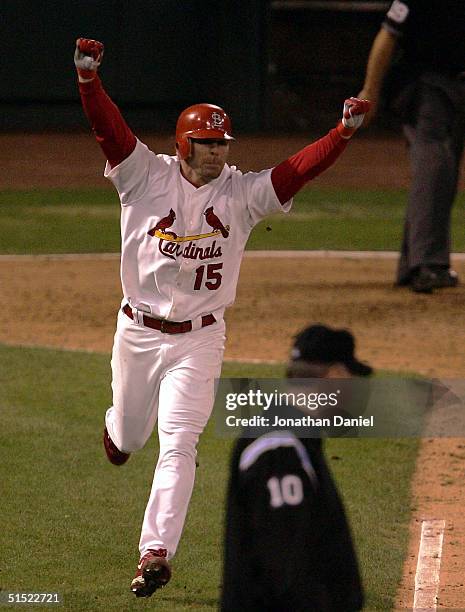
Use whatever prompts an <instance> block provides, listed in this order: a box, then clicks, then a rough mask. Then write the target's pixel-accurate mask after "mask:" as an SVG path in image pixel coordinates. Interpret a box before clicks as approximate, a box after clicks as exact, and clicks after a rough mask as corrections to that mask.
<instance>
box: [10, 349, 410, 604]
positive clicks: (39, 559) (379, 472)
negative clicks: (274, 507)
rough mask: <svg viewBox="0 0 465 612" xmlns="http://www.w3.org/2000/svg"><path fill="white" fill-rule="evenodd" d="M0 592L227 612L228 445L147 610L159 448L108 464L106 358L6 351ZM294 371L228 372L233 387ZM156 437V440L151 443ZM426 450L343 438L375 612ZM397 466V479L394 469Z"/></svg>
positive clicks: (385, 599)
mask: <svg viewBox="0 0 465 612" xmlns="http://www.w3.org/2000/svg"><path fill="white" fill-rule="evenodd" d="M0 363H1V367H0V390H1V391H0V409H1V415H2V426H1V428H0V449H1V450H0V453H1V455H0V475H1V477H0V483H1V484H0V487H1V497H0V510H1V516H2V528H1V531H0V533H1V546H0V569H1V573H0V580H1V582H0V586H1V587H2V589H3V590H6V591H8V590H14V591H26V592H31V591H40V592H46V591H59V592H60V593H62V594H63V596H64V599H65V607H64V608H65V609H66V610H82V611H87V610H96V611H100V610H101V611H108V610H118V611H130V610H145V609H152V608H156V609H157V610H166V611H169V612H178V611H179V612H180V611H182V610H194V609H195V610H215V609H217V601H218V593H219V584H220V581H221V564H222V563H221V562H222V556H221V542H222V524H223V501H224V493H225V486H226V482H227V473H228V462H229V451H230V447H231V440H225V439H220V438H218V437H216V436H215V434H214V423H213V422H211V423H210V424H209V426H208V428H207V431H206V432H205V434H204V435H203V437H202V440H201V443H200V445H199V461H200V467H199V469H198V472H197V482H196V487H195V490H194V495H193V499H192V502H191V506H190V511H189V515H188V520H187V524H186V528H185V531H184V535H183V539H182V541H181V545H180V548H179V552H178V554H177V556H176V558H175V560H174V574H173V579H172V582H171V583H170V585H169V587H168V588H167V589H166V590H164V591H162V592H160V593H159V594H156V595H155V596H154V598H153V599H152V600H142V601H139V600H136V599H135V598H133V596H132V595H131V593H130V592H129V591H128V585H129V582H130V579H131V578H132V575H133V572H134V570H135V564H136V561H137V556H138V552H137V543H138V538H139V529H140V524H141V520H142V515H143V512H144V507H145V503H146V499H147V496H148V493H149V487H150V483H151V478H152V472H153V468H154V464H155V454H156V444H155V441H154V440H153V439H152V440H151V442H150V443H149V444H148V445H147V447H146V448H145V449H143V450H142V451H140V452H139V453H136V454H134V456H133V457H131V460H130V461H129V462H128V464H127V465H125V466H124V467H123V468H121V469H117V468H115V467H113V466H111V465H110V464H109V463H108V462H107V460H106V458H105V456H104V453H103V450H102V446H101V432H102V426H103V415H104V410H105V408H106V407H107V406H108V405H109V403H110V368H109V356H107V355H101V354H100V355H99V354H89V353H84V352H82V353H80V352H67V351H53V350H42V349H23V348H11V347H5V346H0ZM282 372H283V366H260V365H253V366H251V365H241V364H225V367H224V369H223V375H225V376H262V377H269V376H275V377H278V376H280V375H282ZM154 437H155V436H154ZM416 450H417V441H415V440H360V439H347V440H343V439H338V440H330V441H328V443H327V453H328V456H329V457H330V459H329V461H330V464H331V467H332V469H333V471H334V473H335V476H336V478H337V481H338V483H339V485H340V487H341V490H342V493H343V496H344V500H345V503H346V506H347V509H348V514H349V518H350V520H351V524H352V526H353V531H354V536H355V541H356V545H357V548H358V551H359V558H360V563H361V566H362V569H363V578H364V583H365V585H366V591H367V600H368V603H367V609H368V610H383V611H385V610H388V609H390V607H391V606H392V602H393V597H394V594H395V590H396V585H397V584H398V581H399V579H400V576H401V571H402V560H403V558H404V556H405V554H406V546H407V540H408V522H409V506H410V500H409V482H410V477H411V474H412V470H413V467H414V460H415V456H416ZM393 466H395V469H393Z"/></svg>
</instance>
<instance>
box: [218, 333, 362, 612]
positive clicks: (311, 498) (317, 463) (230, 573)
mask: <svg viewBox="0 0 465 612" xmlns="http://www.w3.org/2000/svg"><path fill="white" fill-rule="evenodd" d="M354 346H355V345H354V338H353V336H352V334H351V333H350V332H348V331H347V330H338V329H331V328H328V327H326V326H324V325H312V326H311V327H308V328H307V329H305V330H303V331H302V332H300V334H298V336H297V337H296V339H295V343H294V347H293V350H292V356H291V361H290V363H289V365H288V369H287V377H288V378H298V379H303V378H312V379H313V378H326V379H333V378H336V379H348V378H352V377H353V376H369V375H371V373H372V369H371V367H370V366H368V365H366V364H364V363H362V362H360V361H358V360H357V359H356V358H355V356H354ZM267 416H268V417H269V418H270V421H273V420H274V417H275V416H282V411H281V413H280V411H279V407H276V406H275V407H271V408H270V409H269V410H268V411H267ZM286 416H287V417H289V416H295V417H299V416H300V417H301V416H302V412H300V411H299V410H298V409H297V408H296V409H295V414H294V413H291V412H290V411H289V409H288V410H287V412H286ZM305 429H306V428H305V427H303V426H302V427H295V428H293V429H291V428H288V427H287V428H281V429H280V428H279V427H277V428H276V429H275V430H273V431H269V432H267V433H263V434H262V435H258V436H256V437H248V438H247V437H243V438H240V439H238V440H237V442H236V443H235V447H234V450H233V454H232V460H231V474H230V479H229V486H228V499H227V506H226V508H227V518H226V533H225V536H226V538H225V563H224V571H223V591H222V600H221V610H222V612H236V611H237V610H241V611H243V612H256V611H257V610H260V611H261V612H262V611H263V612H265V611H266V612H281V611H283V610H286V611H287V610H288V611H292V612H311V611H314V612H352V611H355V610H361V609H362V606H363V590H362V585H361V579H360V575H359V571H358V564H357V559H356V555H355V551H354V546H353V543H352V538H351V534H350V529H349V526H348V523H347V519H346V516H345V511H344V507H343V505H342V502H341V500H340V497H339V494H338V492H337V489H336V486H335V483H334V481H333V478H332V476H331V473H330V471H329V468H328V466H327V463H326V459H325V456H324V452H323V445H322V440H321V439H319V438H308V437H306V433H307V434H308V432H306V430H305Z"/></svg>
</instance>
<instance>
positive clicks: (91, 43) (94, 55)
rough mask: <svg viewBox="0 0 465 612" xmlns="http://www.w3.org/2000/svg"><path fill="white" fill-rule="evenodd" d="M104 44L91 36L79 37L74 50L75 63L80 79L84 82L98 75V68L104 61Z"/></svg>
mask: <svg viewBox="0 0 465 612" xmlns="http://www.w3.org/2000/svg"><path fill="white" fill-rule="evenodd" d="M102 57H103V44H102V43H101V42H99V41H98V40H92V39H91V38H78V39H77V40H76V50H75V52H74V64H75V65H76V70H77V72H78V75H79V80H80V81H81V82H82V83H84V82H86V81H92V79H95V77H96V75H97V70H98V67H99V66H100V64H101V63H102Z"/></svg>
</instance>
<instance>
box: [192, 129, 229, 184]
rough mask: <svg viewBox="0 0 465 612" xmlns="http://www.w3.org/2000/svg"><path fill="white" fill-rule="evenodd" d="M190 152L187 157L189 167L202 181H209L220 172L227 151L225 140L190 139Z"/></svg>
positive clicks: (227, 145) (227, 146)
mask: <svg viewBox="0 0 465 612" xmlns="http://www.w3.org/2000/svg"><path fill="white" fill-rule="evenodd" d="M191 144H192V153H191V155H190V157H189V159H187V160H186V161H187V163H188V165H189V166H190V168H191V169H192V170H193V171H194V172H195V173H196V174H197V175H198V177H199V178H200V179H201V180H202V182H205V183H209V182H210V181H212V180H213V179H216V178H218V177H219V175H220V174H221V171H222V170H223V166H224V164H225V163H226V160H227V158H228V153H229V143H228V141H227V140H213V139H211V140H210V139H202V140H200V139H199V140H195V139H191Z"/></svg>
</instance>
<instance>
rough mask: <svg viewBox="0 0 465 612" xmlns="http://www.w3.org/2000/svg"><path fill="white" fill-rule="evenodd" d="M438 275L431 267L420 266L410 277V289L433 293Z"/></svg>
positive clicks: (416, 291)
mask: <svg viewBox="0 0 465 612" xmlns="http://www.w3.org/2000/svg"><path fill="white" fill-rule="evenodd" d="M436 283H437V275H436V273H435V272H433V270H431V269H430V268H424V267H421V268H418V270H417V271H416V272H414V274H413V275H412V278H411V279H410V289H411V290H412V291H413V292H415V293H433V289H435V288H436V286H437V285H436Z"/></svg>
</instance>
